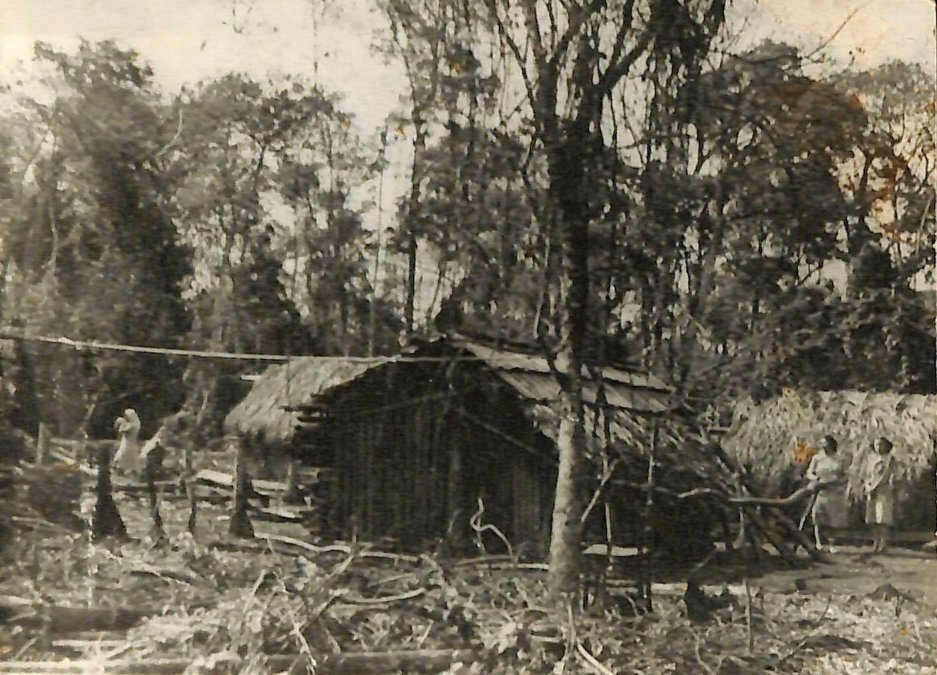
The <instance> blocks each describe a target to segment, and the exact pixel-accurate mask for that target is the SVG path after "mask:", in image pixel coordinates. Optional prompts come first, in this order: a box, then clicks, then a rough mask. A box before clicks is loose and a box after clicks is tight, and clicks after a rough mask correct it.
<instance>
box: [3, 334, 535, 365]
mask: <svg viewBox="0 0 937 675" xmlns="http://www.w3.org/2000/svg"><path fill="white" fill-rule="evenodd" d="M0 340H17V341H21V342H39V343H43V344H51V345H58V346H61V347H70V348H72V349H75V350H78V351H82V350H89V351H115V352H129V353H135V354H162V355H165V356H179V357H187V358H205V359H228V360H234V361H268V362H279V363H286V362H289V361H290V360H291V359H293V360H295V359H303V360H316V361H321V362H336V363H338V362H345V363H374V364H380V363H391V362H394V363H420V362H425V363H443V362H452V361H487V362H491V361H498V360H499V359H503V360H510V359H514V358H517V355H516V354H505V355H503V356H501V355H499V354H491V355H489V356H485V357H481V356H468V355H466V356H409V355H406V354H398V355H392V356H316V355H300V354H293V355H290V354H261V353H250V352H220V351H206V350H198V349H178V348H173V347H149V346H145V345H130V344H122V343H117V342H99V341H96V340H73V339H71V338H67V337H52V336H48V335H27V334H25V333H16V332H11V331H6V330H0Z"/></svg>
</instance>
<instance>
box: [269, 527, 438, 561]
mask: <svg viewBox="0 0 937 675" xmlns="http://www.w3.org/2000/svg"><path fill="white" fill-rule="evenodd" d="M263 538H264V539H266V540H267V541H271V542H274V543H277V544H285V545H287V546H295V547H297V548H301V549H303V550H305V551H310V552H312V553H318V554H320V555H321V554H325V553H343V554H344V555H351V553H352V548H351V547H350V546H346V545H344V544H329V545H328V546H316V545H315V544H310V543H309V542H306V541H303V540H302V539H295V538H294V537H287V536H284V535H279V534H265V535H263ZM355 555H356V556H357V557H359V558H380V559H383V560H393V561H398V562H400V561H403V562H413V563H416V562H420V557H419V556H415V555H406V554H403V553H388V552H386V551H374V550H370V549H360V550H356V551H355Z"/></svg>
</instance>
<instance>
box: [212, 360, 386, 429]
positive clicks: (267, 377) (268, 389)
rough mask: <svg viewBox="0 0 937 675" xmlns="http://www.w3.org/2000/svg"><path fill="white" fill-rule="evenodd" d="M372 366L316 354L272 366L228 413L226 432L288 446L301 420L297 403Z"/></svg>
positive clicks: (306, 400) (304, 402)
mask: <svg viewBox="0 0 937 675" xmlns="http://www.w3.org/2000/svg"><path fill="white" fill-rule="evenodd" d="M373 366H374V364H373V363H349V362H344V361H332V360H326V359H320V358H316V357H300V358H297V359H295V360H293V361H291V362H289V363H287V364H284V365H282V366H271V367H270V368H268V369H267V370H266V371H265V372H264V373H263V374H262V375H261V376H260V377H259V378H258V379H257V380H256V381H255V382H254V386H253V387H252V388H251V390H250V392H249V393H248V394H247V397H246V398H245V399H244V400H243V401H241V402H240V403H239V404H238V405H237V406H236V407H235V408H234V409H233V410H232V411H231V412H230V413H228V416H227V417H226V418H225V421H224V428H225V431H226V432H227V433H237V434H244V435H251V436H254V437H255V438H257V439H258V440H259V441H260V442H262V443H265V444H267V445H271V446H282V445H285V444H286V443H288V442H289V441H290V439H291V438H292V436H293V432H294V431H295V430H296V426H297V424H298V423H299V413H298V412H296V411H295V408H296V407H297V406H300V405H303V404H306V403H309V401H310V399H311V398H312V397H314V396H317V395H319V394H321V393H323V392H325V391H326V390H328V389H329V388H330V387H334V386H336V385H339V384H343V383H345V382H349V381H351V380H353V379H354V378H356V377H358V376H359V375H361V374H362V373H364V372H365V371H367V370H368V369H369V368H372V367H373ZM291 409H292V410H291Z"/></svg>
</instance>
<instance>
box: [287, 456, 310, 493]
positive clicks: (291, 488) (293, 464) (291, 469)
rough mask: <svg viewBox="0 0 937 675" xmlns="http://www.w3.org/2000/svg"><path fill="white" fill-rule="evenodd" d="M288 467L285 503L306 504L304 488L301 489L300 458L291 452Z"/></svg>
mask: <svg viewBox="0 0 937 675" xmlns="http://www.w3.org/2000/svg"><path fill="white" fill-rule="evenodd" d="M288 462H289V463H288V464H287V467H286V494H285V495H284V496H283V503H284V504H305V500H304V499H303V493H302V490H300V489H299V467H298V465H299V460H298V459H297V458H296V457H295V456H294V455H293V453H292V452H291V453H290V456H289V458H288Z"/></svg>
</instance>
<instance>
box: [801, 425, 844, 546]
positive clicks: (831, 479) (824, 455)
mask: <svg viewBox="0 0 937 675" xmlns="http://www.w3.org/2000/svg"><path fill="white" fill-rule="evenodd" d="M838 448H839V446H838V444H837V443H836V439H835V438H833V437H832V436H824V437H823V441H822V442H821V444H820V452H818V453H817V454H816V455H814V456H813V459H811V460H810V464H809V465H808V466H807V472H806V473H805V477H806V479H807V480H808V481H809V482H810V483H811V484H817V483H822V484H823V487H822V488H821V489H820V490H819V492H817V494H816V496H815V497H814V500H813V507H812V508H811V510H810V516H811V520H812V521H813V536H814V539H815V540H816V545H817V548H818V549H821V548H823V545H822V541H821V540H820V527H821V526H822V527H823V528H824V529H827V530H830V529H833V530H836V529H843V528H845V527H846V525H847V524H848V520H849V505H848V503H847V502H846V491H845V483H846V481H845V467H844V466H843V462H842V457H841V456H840V455H839V451H838Z"/></svg>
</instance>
